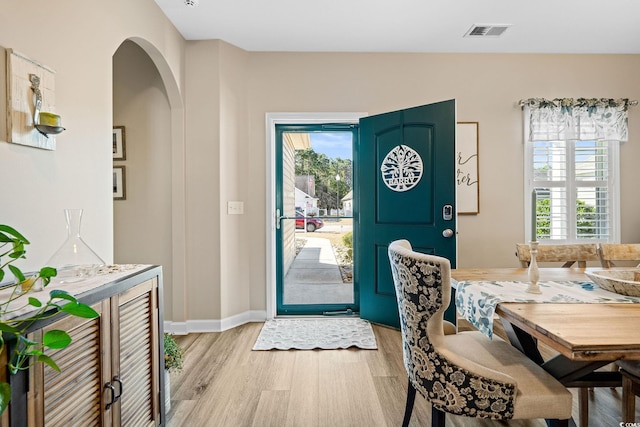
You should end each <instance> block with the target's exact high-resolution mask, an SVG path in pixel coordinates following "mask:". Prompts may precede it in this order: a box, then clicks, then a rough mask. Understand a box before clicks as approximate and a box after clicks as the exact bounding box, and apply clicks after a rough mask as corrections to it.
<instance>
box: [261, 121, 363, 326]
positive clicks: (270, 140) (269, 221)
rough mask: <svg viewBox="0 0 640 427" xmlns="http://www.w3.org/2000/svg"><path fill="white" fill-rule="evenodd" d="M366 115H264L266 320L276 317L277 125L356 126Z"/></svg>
mask: <svg viewBox="0 0 640 427" xmlns="http://www.w3.org/2000/svg"><path fill="white" fill-rule="evenodd" d="M366 116H368V114H367V113H357V112H354V113H348V112H346V113H266V120H265V125H266V131H265V135H266V156H265V157H266V162H267V164H266V168H265V169H266V176H265V185H266V188H265V193H266V195H267V197H266V200H265V205H266V212H267V215H266V218H265V221H266V227H265V230H267V236H266V237H267V239H266V244H267V247H266V254H267V257H266V266H265V268H266V270H265V271H266V272H267V281H266V299H267V320H271V319H273V318H275V316H276V313H277V304H276V221H277V220H278V218H277V215H276V207H275V200H276V175H275V172H276V125H277V124H291V125H296V124H325V123H345V124H358V122H359V119H360V118H362V117H366Z"/></svg>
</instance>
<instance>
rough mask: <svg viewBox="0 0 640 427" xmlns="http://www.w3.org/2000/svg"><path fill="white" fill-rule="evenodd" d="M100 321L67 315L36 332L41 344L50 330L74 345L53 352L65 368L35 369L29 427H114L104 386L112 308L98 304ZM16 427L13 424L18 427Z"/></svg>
mask: <svg viewBox="0 0 640 427" xmlns="http://www.w3.org/2000/svg"><path fill="white" fill-rule="evenodd" d="M93 308H94V309H95V310H96V311H97V312H98V313H100V317H98V318H96V319H83V318H79V317H72V316H68V317H64V318H62V319H60V320H58V321H56V322H54V323H52V324H50V325H48V326H46V327H44V328H43V329H39V330H37V331H35V332H34V333H33V334H31V335H30V336H31V337H34V338H35V339H36V340H41V339H42V334H44V333H46V332H47V331H49V330H53V329H60V330H64V331H67V332H68V333H69V335H70V336H71V339H72V342H71V344H70V345H69V346H68V347H66V348H63V349H60V350H47V352H46V353H47V355H48V356H50V357H51V358H52V359H53V360H55V363H56V364H57V365H58V367H59V368H60V372H58V371H56V370H54V369H53V368H51V367H50V366H49V365H46V364H44V363H37V364H35V365H33V366H32V367H31V369H30V375H29V383H30V387H29V392H28V425H29V426H72V425H74V426H108V425H111V423H112V420H111V412H110V411H105V410H104V407H105V402H104V400H105V397H104V396H105V393H103V387H104V384H105V383H107V382H108V381H109V378H110V370H111V367H110V357H109V355H110V353H111V350H110V345H111V344H110V341H111V338H110V332H109V323H110V319H109V317H110V310H109V309H110V304H109V300H105V301H102V302H99V303H97V304H95V305H93ZM12 424H13V423H12Z"/></svg>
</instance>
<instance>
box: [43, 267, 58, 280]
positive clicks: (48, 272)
mask: <svg viewBox="0 0 640 427" xmlns="http://www.w3.org/2000/svg"><path fill="white" fill-rule="evenodd" d="M57 274H58V270H56V269H55V268H53V267H42V268H41V269H40V277H42V278H43V279H47V278H50V277H56V275H57Z"/></svg>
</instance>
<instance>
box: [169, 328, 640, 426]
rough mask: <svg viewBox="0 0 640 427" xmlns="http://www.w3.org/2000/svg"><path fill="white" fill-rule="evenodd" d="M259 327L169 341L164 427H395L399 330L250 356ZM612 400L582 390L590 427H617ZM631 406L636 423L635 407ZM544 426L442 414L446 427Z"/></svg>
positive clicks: (416, 414) (418, 412) (400, 376)
mask: <svg viewBox="0 0 640 427" xmlns="http://www.w3.org/2000/svg"><path fill="white" fill-rule="evenodd" d="M261 328H262V323H250V324H246V325H243V326H239V327H237V328H234V329H231V330H228V331H225V332H222V333H207V334H189V335H186V336H180V337H177V338H178V342H179V343H180V345H181V346H182V347H183V348H184V349H185V367H184V370H183V371H182V372H179V373H173V374H172V376H171V411H170V412H169V413H168V414H167V415H168V417H167V418H168V422H167V426H168V427H182V426H189V427H199V426H202V427H209V426H212V427H218V426H219V427H226V426H229V427H243V426H255V427H269V426H274V427H283V426H292V427H315V426H317V427H320V426H322V427H324V426H335V427H351V426H353V427H360V426H363V427H373V426H380V427H383V426H389V427H392V426H393V427H395V426H400V425H401V422H402V416H403V412H404V404H405V398H406V385H407V384H406V381H407V380H406V374H405V371H404V367H403V364H402V344H401V338H400V333H399V331H396V330H393V329H389V328H385V327H381V326H377V325H374V327H373V329H374V332H375V335H376V340H377V343H378V350H357V349H349V350H313V351H295V350H292V351H277V350H274V351H252V350H251V348H252V346H253V344H254V342H255V340H256V338H257V337H258V334H259V333H260V329H261ZM573 394H574V410H573V414H574V417H576V419H577V415H578V406H577V393H575V392H574V393H573ZM620 397H621V389H619V388H618V389H614V390H612V389H609V388H598V389H596V390H595V392H593V393H590V402H589V403H590V405H589V418H590V420H589V421H590V426H592V427H604V426H618V425H619V424H620ZM636 401H637V402H638V399H637V400H636ZM636 406H637V412H636V413H637V420H638V421H640V402H638V404H637V405H636ZM430 420H431V415H430V406H429V405H428V404H427V403H426V402H425V401H424V400H423V399H422V398H421V397H420V396H418V397H417V398H416V405H415V408H414V411H413V417H412V419H411V425H412V426H428V425H429V424H430ZM545 425H546V424H545V423H544V421H543V420H533V421H510V422H508V423H507V422H494V421H490V420H477V419H470V418H465V417H457V416H451V415H447V426H459V427H475V426H521V427H529V426H532V427H533V426H545Z"/></svg>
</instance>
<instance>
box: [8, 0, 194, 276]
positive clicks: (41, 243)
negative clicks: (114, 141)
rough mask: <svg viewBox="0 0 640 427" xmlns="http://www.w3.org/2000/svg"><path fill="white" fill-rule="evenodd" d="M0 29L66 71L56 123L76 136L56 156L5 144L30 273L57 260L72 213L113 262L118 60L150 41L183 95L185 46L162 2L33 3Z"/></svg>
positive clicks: (13, 219) (16, 10)
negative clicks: (136, 41)
mask: <svg viewBox="0 0 640 427" xmlns="http://www.w3.org/2000/svg"><path fill="white" fill-rule="evenodd" d="M0 22H1V24H0V46H3V47H5V48H13V49H14V50H16V51H18V52H21V53H23V54H25V55H27V56H28V57H30V58H31V59H33V60H36V61H38V62H40V63H42V64H44V65H46V66H48V67H51V68H52V69H54V70H55V71H56V75H55V78H56V113H58V114H60V115H61V116H62V124H63V126H64V127H66V128H67V130H66V131H65V132H63V133H62V134H60V135H59V136H58V137H57V150H56V151H45V150H39V149H34V148H30V147H24V146H19V145H16V144H8V143H5V142H0V182H2V202H1V204H0V221H1V222H2V223H5V224H10V225H13V226H15V227H16V228H18V229H19V230H20V231H22V232H24V233H25V234H26V235H27V237H29V238H30V239H31V242H32V245H31V246H30V247H29V250H28V259H27V260H26V261H25V263H24V264H22V265H21V267H23V268H24V269H26V270H28V269H34V268H39V267H40V266H42V265H43V264H44V263H45V262H46V261H47V260H48V258H49V256H50V255H51V254H52V253H53V252H54V251H55V250H56V249H57V248H58V246H59V245H60V244H61V242H62V241H63V240H64V238H65V237H66V231H65V222H64V216H63V209H64V208H71V207H73V208H83V209H84V216H83V224H82V230H83V236H84V238H85V240H86V241H87V242H88V244H89V245H90V246H91V247H92V248H93V249H94V250H95V251H96V252H97V253H98V254H99V255H100V256H101V257H102V258H103V259H105V261H107V262H112V261H113V200H112V194H111V190H110V188H111V176H112V159H111V157H112V156H111V148H110V147H111V142H110V141H111V127H112V56H113V54H114V53H115V51H116V49H117V48H118V46H120V44H121V43H122V42H123V41H124V40H126V39H127V38H129V37H138V38H140V39H143V40H145V41H146V42H147V44H148V47H149V48H152V49H155V50H156V52H154V54H155V56H156V58H161V59H162V61H165V64H164V65H165V71H168V72H169V73H170V74H172V77H173V79H174V80H175V83H174V86H176V87H180V86H181V79H182V73H183V70H182V67H183V64H182V56H183V45H184V40H183V39H182V37H181V36H180V34H179V33H178V32H177V31H176V30H175V28H174V27H173V26H172V25H171V24H170V23H169V22H168V20H167V19H166V18H165V16H164V15H163V14H162V12H161V11H160V9H159V8H158V7H157V5H156V4H155V2H154V1H153V0H139V1H134V2H115V3H114V2H72V3H69V2H66V3H59V2H57V3H55V4H54V3H51V2H46V1H44V0H25V1H20V2H12V3H11V6H9V5H8V4H7V5H6V6H5V7H3V11H2V12H0ZM2 84H4V82H2ZM0 102H2V103H4V102H5V100H4V98H3V99H2V100H1V101H0ZM2 121H4V120H2ZM4 127H5V126H4V123H3V125H2V127H1V129H0V130H2V131H3V132H2V134H1V135H0V140H1V141H6V137H5V136H4Z"/></svg>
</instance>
